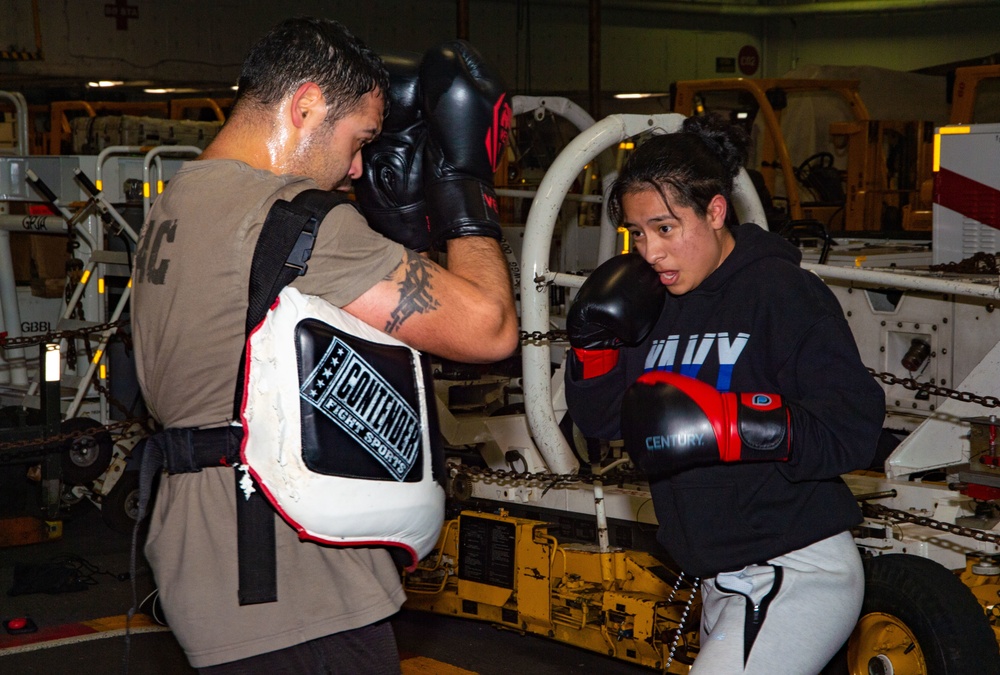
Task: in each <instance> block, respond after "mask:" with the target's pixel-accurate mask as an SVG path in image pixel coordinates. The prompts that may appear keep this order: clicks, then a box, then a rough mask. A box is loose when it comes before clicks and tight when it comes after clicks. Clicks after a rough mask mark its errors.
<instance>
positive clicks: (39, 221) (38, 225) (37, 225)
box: [0, 214, 67, 234]
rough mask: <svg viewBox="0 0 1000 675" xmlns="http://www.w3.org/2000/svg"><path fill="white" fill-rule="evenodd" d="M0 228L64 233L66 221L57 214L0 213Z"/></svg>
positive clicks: (14, 230) (39, 232) (36, 232)
mask: <svg viewBox="0 0 1000 675" xmlns="http://www.w3.org/2000/svg"><path fill="white" fill-rule="evenodd" d="M0 230H3V231H5V232H28V233H30V234H66V230H67V225H66V221H65V220H63V219H62V218H60V217H59V216H13V215H10V214H4V215H0Z"/></svg>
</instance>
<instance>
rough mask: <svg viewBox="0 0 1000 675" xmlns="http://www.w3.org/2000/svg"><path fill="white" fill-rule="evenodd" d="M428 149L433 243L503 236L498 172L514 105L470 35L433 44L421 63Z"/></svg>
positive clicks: (426, 177)
mask: <svg viewBox="0 0 1000 675" xmlns="http://www.w3.org/2000/svg"><path fill="white" fill-rule="evenodd" d="M420 86H421V88H422V89H423V101H424V105H423V109H424V117H425V119H426V120H427V132H428V137H427V154H426V159H425V164H424V184H425V186H426V196H427V216H428V219H429V221H430V227H431V239H432V241H433V243H434V245H435V246H437V247H439V248H440V247H443V246H444V244H445V242H447V240H449V239H454V238H456V237H467V236H473V237H492V238H494V239H497V240H499V239H500V238H501V237H502V232H501V229H500V213H499V210H498V204H497V196H496V192H495V190H494V186H493V174H494V172H495V171H496V168H497V165H498V164H499V163H500V159H501V157H502V155H503V152H504V148H505V147H506V145H507V134H508V132H509V130H510V120H511V114H512V111H511V107H510V101H509V100H508V96H507V91H506V89H505V86H504V84H503V82H502V81H501V79H500V77H499V76H498V75H497V74H495V73H494V72H493V69H492V68H491V67H490V66H488V65H487V64H486V63H485V62H484V61H483V58H482V56H480V55H479V53H478V52H477V51H476V50H475V49H474V48H473V47H472V46H471V45H470V44H469V43H467V42H464V41H462V40H453V41H450V42H445V43H444V44H442V45H440V46H439V47H436V48H434V49H431V50H430V51H428V52H427V53H426V54H425V55H424V59H423V61H422V62H421V64H420Z"/></svg>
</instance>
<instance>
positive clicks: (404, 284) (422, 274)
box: [385, 251, 441, 334]
mask: <svg viewBox="0 0 1000 675" xmlns="http://www.w3.org/2000/svg"><path fill="white" fill-rule="evenodd" d="M403 264H404V265H405V266H406V276H405V277H404V278H403V280H402V281H401V282H399V304H398V305H396V309H394V310H392V314H391V315H390V320H389V322H388V323H387V324H386V326H385V332H386V333H390V334H391V333H393V332H394V331H397V330H399V327H400V326H402V325H403V322H404V321H406V320H407V319H408V318H410V317H411V316H413V315H414V314H425V313H427V312H430V311H433V310H435V309H437V308H438V307H440V306H441V305H440V303H439V302H438V301H437V300H435V299H434V296H432V295H431V273H432V269H433V264H432V263H431V262H430V261H428V260H427V259H425V258H424V257H423V256H420V255H417V254H415V253H412V252H409V251H407V253H406V260H405V261H404V262H403ZM394 271H395V270H394Z"/></svg>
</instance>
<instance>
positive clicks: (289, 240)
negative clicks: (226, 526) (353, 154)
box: [233, 190, 356, 605]
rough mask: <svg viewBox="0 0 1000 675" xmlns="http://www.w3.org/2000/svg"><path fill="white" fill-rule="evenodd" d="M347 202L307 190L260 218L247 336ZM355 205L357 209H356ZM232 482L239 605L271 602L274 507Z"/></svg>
mask: <svg viewBox="0 0 1000 675" xmlns="http://www.w3.org/2000/svg"><path fill="white" fill-rule="evenodd" d="M343 203H351V204H353V202H350V201H349V200H348V197H347V195H346V194H344V193H343V192H332V191H326V190H305V191H303V192H300V193H299V194H298V195H296V196H295V197H294V198H293V199H292V201H291V202H288V201H285V200H283V199H279V200H278V201H276V202H275V203H274V205H273V206H272V207H271V210H270V211H268V213H267V218H266V219H265V220H264V225H263V228H262V229H261V233H260V238H259V239H258V240H257V247H256V248H255V249H254V253H253V261H252V262H251V264H250V286H249V291H248V296H247V297H248V305H247V319H246V337H247V339H249V337H250V331H252V330H253V329H254V328H255V327H256V326H257V325H258V324H259V323H260V322H261V321H263V320H264V316H265V315H266V314H267V310H268V309H270V307H271V305H272V304H273V303H274V300H275V298H277V297H278V293H280V292H281V289H282V288H284V287H285V286H287V285H288V284H289V283H291V281H292V280H293V279H295V277H298V276H302V275H303V274H305V273H306V270H307V269H308V265H307V262H308V260H309V257H310V256H311V255H312V249H313V244H314V243H315V241H316V235H317V233H318V231H319V226H320V223H322V222H323V219H324V218H325V217H326V214H327V213H328V212H329V211H330V210H331V209H332V208H333V207H334V206H337V205H338V204H343ZM355 208H356V207H355ZM245 368H246V349H245V348H244V350H243V353H242V354H240V367H239V371H237V374H236V392H235V396H234V399H233V419H234V420H239V419H240V413H241V412H242V409H243V382H244V380H243V373H244V370H245ZM239 478H241V476H238V477H237V480H236V527H237V538H236V546H237V557H238V565H239V583H240V586H239V599H240V604H241V605H255V604H259V603H264V602H275V601H276V600H277V599H278V585H277V568H276V555H275V540H274V509H273V508H272V507H271V505H270V504H269V503H268V501H267V498H266V497H264V494H263V492H262V491H261V489H260V486H259V485H256V482H255V483H254V492H253V493H252V494H251V495H250V496H249V497H246V496H245V495H244V493H243V489H242V488H241V487H240V480H239Z"/></svg>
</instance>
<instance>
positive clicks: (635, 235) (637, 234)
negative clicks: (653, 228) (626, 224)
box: [628, 230, 642, 239]
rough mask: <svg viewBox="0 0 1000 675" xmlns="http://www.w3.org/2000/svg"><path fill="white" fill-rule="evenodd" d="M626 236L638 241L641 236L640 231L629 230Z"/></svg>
mask: <svg viewBox="0 0 1000 675" xmlns="http://www.w3.org/2000/svg"><path fill="white" fill-rule="evenodd" d="M628 234H629V236H630V237H632V238H633V239H638V238H639V237H641V236H642V230H629V231H628Z"/></svg>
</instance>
